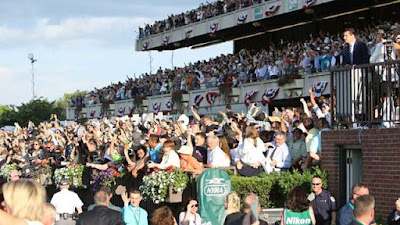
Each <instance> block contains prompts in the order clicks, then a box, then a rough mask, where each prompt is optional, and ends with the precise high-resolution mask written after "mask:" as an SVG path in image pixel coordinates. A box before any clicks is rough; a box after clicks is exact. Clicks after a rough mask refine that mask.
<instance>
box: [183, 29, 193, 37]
mask: <svg viewBox="0 0 400 225" xmlns="http://www.w3.org/2000/svg"><path fill="white" fill-rule="evenodd" d="M192 32H193V30H188V31H186V32H185V39H189V38H190V35H191V34H192Z"/></svg>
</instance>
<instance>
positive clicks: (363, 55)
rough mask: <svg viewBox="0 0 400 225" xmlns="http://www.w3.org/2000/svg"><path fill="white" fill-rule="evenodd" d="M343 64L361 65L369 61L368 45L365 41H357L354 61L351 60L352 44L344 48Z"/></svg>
mask: <svg viewBox="0 0 400 225" xmlns="http://www.w3.org/2000/svg"><path fill="white" fill-rule="evenodd" d="M342 54H343V65H361V64H367V63H369V53H368V47H367V45H366V44H365V43H364V42H361V41H358V40H357V41H356V42H355V43H354V49H353V63H351V60H350V45H346V47H344V49H343V52H342Z"/></svg>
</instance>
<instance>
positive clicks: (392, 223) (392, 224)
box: [387, 209, 400, 225]
mask: <svg viewBox="0 0 400 225" xmlns="http://www.w3.org/2000/svg"><path fill="white" fill-rule="evenodd" d="M396 211H397V210H396V209H394V210H393V211H392V212H391V213H390V214H389V216H388V218H387V224H388V225H400V219H398V220H394V214H395V213H396Z"/></svg>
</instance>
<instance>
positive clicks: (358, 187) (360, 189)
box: [338, 184, 369, 225]
mask: <svg viewBox="0 0 400 225" xmlns="http://www.w3.org/2000/svg"><path fill="white" fill-rule="evenodd" d="M363 195H369V188H368V187H367V185H365V184H355V185H354V186H353V188H352V195H351V197H350V200H349V201H348V202H347V203H346V205H344V206H343V207H342V208H341V209H340V210H339V213H338V225H350V224H351V223H352V222H353V219H354V201H355V200H356V199H357V198H358V197H360V196H363Z"/></svg>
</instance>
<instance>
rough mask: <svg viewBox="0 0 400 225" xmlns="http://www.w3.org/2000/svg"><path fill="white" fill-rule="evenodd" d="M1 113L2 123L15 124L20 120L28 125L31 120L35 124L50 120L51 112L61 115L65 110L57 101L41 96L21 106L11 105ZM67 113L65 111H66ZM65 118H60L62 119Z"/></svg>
mask: <svg viewBox="0 0 400 225" xmlns="http://www.w3.org/2000/svg"><path fill="white" fill-rule="evenodd" d="M9 107H10V110H6V111H5V112H4V113H3V114H1V115H0V125H1V126H4V125H13V124H14V122H18V123H19V124H20V125H21V126H27V125H28V122H29V121H32V122H33V123H35V124H38V123H39V122H42V121H45V120H48V119H49V118H50V115H51V114H53V113H54V114H57V115H61V114H62V113H63V112H64V111H65V110H64V109H62V108H61V107H59V106H57V105H56V104H55V101H53V102H49V101H48V100H47V99H43V98H39V99H34V100H31V101H30V102H28V103H22V104H21V105H20V106H17V107H15V106H9ZM64 113H65V112H64ZM62 119H63V118H60V120H62Z"/></svg>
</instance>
